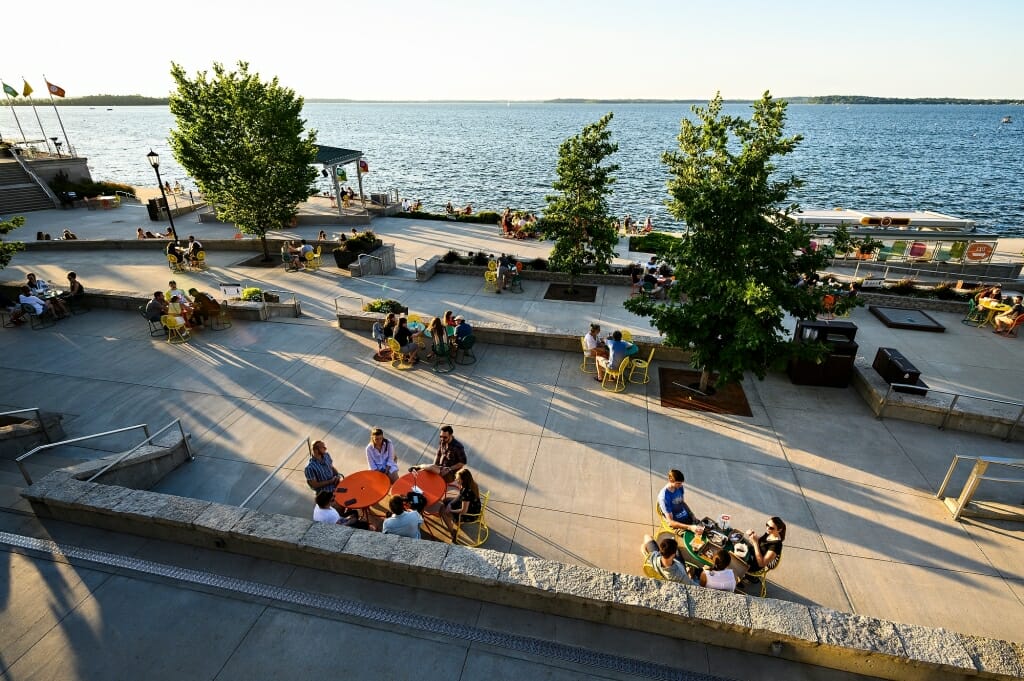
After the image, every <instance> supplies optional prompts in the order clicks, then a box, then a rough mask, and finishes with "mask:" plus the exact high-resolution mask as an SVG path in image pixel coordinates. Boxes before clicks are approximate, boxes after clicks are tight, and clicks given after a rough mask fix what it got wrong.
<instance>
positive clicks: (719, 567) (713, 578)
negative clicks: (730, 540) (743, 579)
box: [690, 549, 736, 591]
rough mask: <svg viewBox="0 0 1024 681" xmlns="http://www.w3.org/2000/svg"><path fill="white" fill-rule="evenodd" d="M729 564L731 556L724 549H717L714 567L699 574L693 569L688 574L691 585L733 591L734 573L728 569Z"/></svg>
mask: <svg viewBox="0 0 1024 681" xmlns="http://www.w3.org/2000/svg"><path fill="white" fill-rule="evenodd" d="M731 562H732V556H731V555H729V552H728V551H726V550H725V549H719V550H718V553H716V554H715V561H714V565H713V566H712V567H711V568H704V569H703V570H700V571H699V572H698V570H697V569H696V568H693V570H692V572H690V576H691V577H692V578H693V583H694V584H697V585H699V586H703V587H706V588H708V589H717V590H719V591H735V590H736V573H735V572H733V571H732V568H730V567H729V564H730V563H731Z"/></svg>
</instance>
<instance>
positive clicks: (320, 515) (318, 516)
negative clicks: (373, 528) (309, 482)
mask: <svg viewBox="0 0 1024 681" xmlns="http://www.w3.org/2000/svg"><path fill="white" fill-rule="evenodd" d="M333 499H334V493H333V492H317V495H316V506H314V507H313V522H315V523H327V524H329V525H349V526H351V527H355V528H358V529H364V530H365V529H367V528H368V527H369V524H368V523H366V522H365V521H362V520H359V517H358V515H359V514H358V513H356V512H355V511H351V513H352V514H353V515H351V516H348V517H343V516H342V515H341V514H340V513H338V509H336V508H334V506H332V505H331V501H333Z"/></svg>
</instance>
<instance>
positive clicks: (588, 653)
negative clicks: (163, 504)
mask: <svg viewBox="0 0 1024 681" xmlns="http://www.w3.org/2000/svg"><path fill="white" fill-rule="evenodd" d="M0 544H6V545H8V546H11V547H13V548H17V549H24V550H27V551H32V552H35V553H41V554H45V555H46V556H48V557H50V558H51V559H65V560H71V559H74V560H80V561H87V562H90V563H95V564H98V565H103V566H108V567H115V568H121V569H124V570H131V571H134V572H139V573H143V574H148V575H154V576H158V577H164V578H169V579H173V580H177V581H180V582H184V583H189V584H197V585H202V586H205V587H213V588H216V589H221V590H224V591H227V592H230V593H236V594H241V595H246V596H256V597H259V598H265V599H267V600H270V601H276V602H279V603H282V604H290V605H298V606H303V607H307V608H314V609H318V610H323V611H325V612H329V613H332V614H341V615H346V616H349V617H357V618H361V619H364V620H368V621H370V622H374V623H379V624H389V625H394V626H395V627H401V628H402V629H406V630H415V631H420V632H425V633H430V634H436V635H441V636H444V637H447V638H450V639H457V640H461V641H466V642H469V643H479V644H483V645H487V646H493V647H495V648H502V649H505V650H510V651H515V652H518V653H525V654H528V655H535V656H538V657H542V658H547V659H551V660H558V661H560V662H566V663H570V664H577V665H582V666H587V667H593V668H596V669H602V670H606V671H612V672H617V673H621V674H630V675H633V676H637V677H643V678H649V679H665V680H667V681H725V679H723V677H718V676H710V675H708V674H702V673H699V672H690V671H684V670H680V669H674V668H672V667H669V666H666V665H660V664H655V663H651V662H645V661H643V660H635V659H632V658H628V657H622V656H619V655H610V654H608V653H602V652H599V651H594V650H587V649H585V648H578V647H575V646H569V645H564V644H561V643H553V642H551V641H544V640H542V639H537V638H532V637H529V636H518V635H516V634H508V633H504V632H499V631H493V630H491V629H484V628H481V627H473V626H469V625H466V624H459V623H456V622H450V621H448V620H444V619H441V618H438V617H430V616H428V615H418V614H414V613H409V612H404V611H401V610H392V609H390V608H382V607H377V606H373V605H367V604H365V603H360V602H358V601H351V600H346V599H342V598H335V597H333V596H327V595H323V594H315V593H309V592H305V591H298V590H296V589H286V588H283V587H279V586H272V585H269V584H260V583H258V582H251V581H247V580H243V579H236V578H234V577H225V576H223V575H217V574H213V573H210V572H204V571H201V570H192V569H190V568H183V567H176V566H172V565H164V564H162V563H155V562H152V561H148V560H143V559H140V558H133V557H131V556H121V555H118V554H115V553H107V552H105V551H96V550H94V549H88V548H82V547H79V546H72V545H68V544H58V543H56V542H53V541H50V540H47V539H37V538H35V537H27V536H24V535H19V534H11V533H8V532H0Z"/></svg>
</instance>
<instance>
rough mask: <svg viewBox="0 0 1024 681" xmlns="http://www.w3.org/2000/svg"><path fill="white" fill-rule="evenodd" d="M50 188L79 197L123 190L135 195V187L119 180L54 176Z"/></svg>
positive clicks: (56, 191) (105, 194)
mask: <svg viewBox="0 0 1024 681" xmlns="http://www.w3.org/2000/svg"><path fill="white" fill-rule="evenodd" d="M50 189H52V190H53V191H54V193H55V194H61V193H63V192H75V193H76V194H78V196H79V197H81V198H90V199H91V198H93V197H94V196H107V195H110V194H113V193H114V192H125V193H126V194H131V195H132V196H135V187H133V186H131V185H130V184H121V183H120V182H89V181H83V182H73V181H71V180H68V179H66V178H64V177H55V178H54V179H53V180H52V181H51V182H50Z"/></svg>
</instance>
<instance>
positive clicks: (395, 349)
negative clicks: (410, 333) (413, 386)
mask: <svg viewBox="0 0 1024 681" xmlns="http://www.w3.org/2000/svg"><path fill="white" fill-rule="evenodd" d="M387 342H388V348H390V349H391V366H393V367H395V368H396V369H408V368H410V367H411V366H412V355H409V354H406V353H403V352H402V346H401V345H399V344H398V341H396V340H395V339H394V338H388V339H387Z"/></svg>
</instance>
